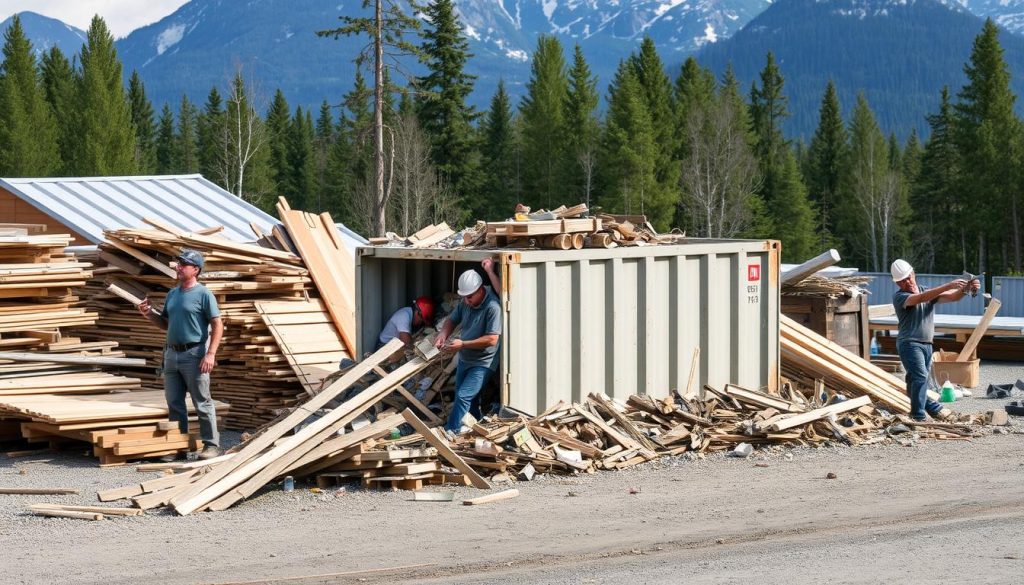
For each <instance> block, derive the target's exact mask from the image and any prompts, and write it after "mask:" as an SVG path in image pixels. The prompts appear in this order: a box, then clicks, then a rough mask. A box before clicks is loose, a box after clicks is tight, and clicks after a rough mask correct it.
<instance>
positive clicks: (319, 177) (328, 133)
mask: <svg viewBox="0 0 1024 585" xmlns="http://www.w3.org/2000/svg"><path fill="white" fill-rule="evenodd" d="M335 140H337V132H336V129H335V127H334V117H333V116H332V115H331V106H330V104H328V103H327V100H324V101H323V102H322V103H321V104H320V114H319V115H318V116H317V119H316V130H315V133H314V138H313V153H312V156H313V174H314V180H315V184H314V195H315V197H316V199H315V203H316V208H317V209H321V210H324V211H327V210H328V209H329V203H328V200H329V199H330V188H329V185H328V178H327V169H328V164H329V161H330V153H331V148H332V147H333V146H334V141H335ZM313 202H314V201H313V200H310V201H309V203H310V204H312V203H313Z"/></svg>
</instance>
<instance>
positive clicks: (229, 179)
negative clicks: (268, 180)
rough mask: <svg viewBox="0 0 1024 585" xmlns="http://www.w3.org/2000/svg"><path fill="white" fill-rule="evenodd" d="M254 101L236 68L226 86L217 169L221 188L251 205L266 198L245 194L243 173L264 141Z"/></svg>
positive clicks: (260, 121)
mask: <svg viewBox="0 0 1024 585" xmlns="http://www.w3.org/2000/svg"><path fill="white" fill-rule="evenodd" d="M253 101H254V100H253V98H252V96H251V95H250V91H249V90H248V89H247V88H246V83H245V80H244V78H243V77H242V70H241V68H239V69H238V70H237V72H236V73H235V77H234V79H232V80H231V82H230V83H229V84H228V91H227V96H226V99H225V102H226V105H227V109H226V112H225V119H224V125H223V132H222V134H221V148H220V156H219V165H218V167H219V169H218V170H219V173H220V177H219V178H220V180H221V184H222V185H224V188H225V189H227V190H228V191H230V192H232V193H234V194H235V195H237V196H238V197H239V198H241V199H244V200H247V201H249V202H251V203H255V202H257V201H258V200H259V199H260V197H262V196H264V195H265V194H264V193H259V192H252V191H249V192H247V191H246V189H247V185H246V172H247V171H248V169H249V166H250V165H251V164H252V162H253V160H254V159H255V157H256V156H257V155H258V154H259V152H260V149H261V148H262V147H263V145H264V143H265V142H266V132H265V130H264V127H263V122H262V120H261V119H260V115H259V112H258V110H257V109H256V107H255V105H254V103H253Z"/></svg>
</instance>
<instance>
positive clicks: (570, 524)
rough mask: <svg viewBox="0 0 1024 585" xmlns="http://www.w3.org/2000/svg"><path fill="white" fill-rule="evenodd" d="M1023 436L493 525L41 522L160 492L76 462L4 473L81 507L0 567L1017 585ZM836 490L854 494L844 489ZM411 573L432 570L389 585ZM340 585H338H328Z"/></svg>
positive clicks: (762, 461)
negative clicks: (136, 493)
mask: <svg viewBox="0 0 1024 585" xmlns="http://www.w3.org/2000/svg"><path fill="white" fill-rule="evenodd" d="M1018 377H1024V364H1022V363H1015V364H1006V363H986V364H984V365H983V367H982V385H981V386H980V387H979V389H978V390H979V394H980V395H983V394H984V387H985V386H987V384H988V383H989V382H998V383H1005V382H1013V381H1014V380H1016V379H1017V378H1018ZM1020 398H1024V396H1015V397H1014V399H1020ZM1006 402H1007V400H989V399H985V398H979V397H975V398H967V399H964V400H960V401H957V402H956V403H955V404H953V405H952V407H953V408H954V409H956V410H960V411H964V412H977V411H985V410H991V409H993V408H1001V407H1002V406H1003V404H1005V403H1006ZM1011 421H1012V425H1011V426H1010V427H1007V428H1005V429H1000V432H999V433H995V432H994V431H993V430H991V429H987V430H986V431H985V433H984V435H983V436H982V437H980V438H978V439H975V440H972V441H970V442H964V441H934V440H924V441H913V442H911V444H910V446H909V447H905V446H899V445H881V446H868V447H859V448H850V447H843V446H832V447H826V448H800V449H781V448H773V449H769V450H765V451H759V452H756V453H755V455H754V456H753V457H751V459H749V460H738V459H733V458H726V457H724V456H722V455H711V456H708V457H706V458H698V459H691V458H687V457H676V458H666V459H661V460H658V461H655V462H651V463H648V464H645V465H641V466H637V467H635V468H632V469H629V470H624V471H621V472H615V473H611V472H608V473H598V474H594V475H588V476H580V477H558V476H543V477H540V478H539V479H538V480H536V481H534V482H530V483H526V484H519V485H517V486H516V487H518V488H519V489H520V491H521V492H522V495H521V496H520V497H519V498H517V499H515V500H509V501H506V502H502V503H499V504H494V505H490V506H479V507H475V506H474V507H463V506H461V505H458V500H460V499H465V498H469V497H474V496H477V495H480V492H479V491H477V490H473V489H472V488H455V489H451V490H450V491H454V492H455V493H456V502H454V503H424V502H412V501H411V499H410V498H411V496H410V493H409V492H372V491H363V490H361V489H359V488H356V487H353V486H352V485H351V484H350V485H349V486H346V487H345V489H344V490H342V491H337V492H335V491H333V490H331V491H328V492H326V493H321V494H314V493H311V492H310V491H308V489H303V488H308V487H309V486H299V487H298V488H297V489H296V491H295V492H292V493H284V492H282V491H281V490H280V489H279V487H277V486H270V487H269V488H267V489H265V490H264V491H263V492H261V493H260V494H258V495H257V496H255V497H254V498H253V499H251V500H250V501H248V502H245V503H243V504H241V505H238V506H236V507H234V508H232V509H230V510H227V511H225V512H220V513H200V514H193V515H189V516H186V517H177V516H174V515H173V514H170V513H167V512H161V511H157V512H154V513H150V514H147V515H145V516H140V517H124V518H113V519H109V520H105V521H102V522H85V521H79V520H66V519H49V518H38V517H34V516H30V515H28V514H26V513H25V511H24V508H25V506H26V505H27V504H30V503H36V502H55V503H66V504H81V505H96V504H97V502H96V500H95V495H94V494H95V492H96V491H98V490H103V489H107V488H114V487H121V486H124V485H127V484H129V483H134V482H139V481H142V480H145V479H150V478H153V477H158V475H157V474H152V473H139V472H136V471H135V470H134V468H133V467H131V466H127V467H121V468H111V469H100V468H98V467H96V466H95V461H94V460H92V459H89V458H85V457H82V456H81V455H80V454H77V453H64V452H59V453H47V454H42V455H39V456H31V457H24V458H18V459H10V458H7V457H4V456H0V486H3V487H13V486H19V487H21V486H23V487H69V488H76V489H78V490H80V492H81V493H80V494H79V495H68V496H0V542H2V543H3V546H0V566H2V567H4V568H5V571H4V579H3V582H5V583H6V582H9V583H33V584H35V583H47V584H51V583H52V584H58V583H104V584H115V583H132V584H135V583H150V582H153V583H157V582H158V583H160V584H161V585H172V584H175V583H222V582H229V581H244V582H264V581H265V580H268V579H280V578H289V579H291V578H293V577H296V576H305V577H303V578H300V579H294V580H289V581H287V582H288V583H349V582H352V583H357V582H358V583H365V582H372V583H399V582H403V583H404V582H412V581H417V582H423V581H424V580H426V582H431V583H442V582H444V583H448V582H452V583H485V582H486V583H513V582H515V583H524V582H530V583H563V582H564V583H581V582H593V583H616V582H649V583H673V582H679V580H680V574H683V575H688V577H687V579H686V580H687V581H694V582H699V583H702V582H706V583H711V582H716V583H722V582H740V581H741V580H742V581H743V582H748V581H750V580H751V579H760V580H765V579H767V580H768V581H769V582H783V581H786V582H792V583H812V582H813V583H820V582H821V578H822V577H821V576H822V575H823V574H826V575H829V579H830V580H836V581H838V582H842V583H874V582H880V581H883V580H893V579H894V580H895V581H896V582H911V581H913V582H939V581H942V582H944V583H948V582H966V581H967V580H968V578H970V579H971V580H972V581H973V580H976V579H977V578H980V579H981V581H983V582H986V583H1017V582H1019V581H1020V579H1019V574H1020V569H1021V561H1020V559H1022V558H1024V544H1022V543H1021V542H1020V538H1019V526H1020V520H1021V519H1022V518H1024V504H1022V501H1021V499H1020V497H1019V493H1020V485H1021V483H1022V480H1024V459H1022V458H1021V457H1020V455H1019V453H1020V452H1021V449H1022V447H1024V424H1022V419H1015V418H1013V417H1011ZM226 438H227V439H228V440H237V435H235V434H226ZM46 460H48V461H46ZM828 472H834V473H836V474H837V475H838V476H839V477H838V479H836V480H826V479H825V476H826V474H827V473H828ZM499 487H503V486H499ZM435 489H439V488H435ZM445 491H449V489H448V488H445ZM631 492H636V493H631ZM114 505H123V504H118V503H114ZM1014 537H1016V538H1014ZM986 539H987V540H986ZM851 555H854V556H851ZM1008 557H1013V558H1008ZM865 559H871V560H870V561H867V560H865ZM409 565H419V566H416V567H411V568H407V569H403V570H399V571H390V572H379V571H378V570H379V569H381V568H388V567H402V566H409ZM352 571H369V572H365V573H358V574H351V572H352ZM680 571H682V573H680ZM908 571H909V572H908ZM336 573H346V574H344V575H337V574H336ZM324 574H332V575H331V576H325V577H316V575H324ZM912 576H913V577H912ZM690 577H693V578H692V579H691V578H690ZM261 580H264V581H261Z"/></svg>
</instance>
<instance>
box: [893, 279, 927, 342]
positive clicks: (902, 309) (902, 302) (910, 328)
mask: <svg viewBox="0 0 1024 585" xmlns="http://www.w3.org/2000/svg"><path fill="white" fill-rule="evenodd" d="M910 296H911V293H908V292H906V291H903V290H898V291H896V294H894V295H892V305H893V306H894V307H895V308H896V317H898V318H899V322H900V332H899V337H897V340H898V341H919V342H921V343H931V342H932V337H934V336H935V304H936V302H937V301H938V299H932V300H930V301H928V302H926V303H918V304H916V305H913V306H910V307H908V306H907V299H908V298H910Z"/></svg>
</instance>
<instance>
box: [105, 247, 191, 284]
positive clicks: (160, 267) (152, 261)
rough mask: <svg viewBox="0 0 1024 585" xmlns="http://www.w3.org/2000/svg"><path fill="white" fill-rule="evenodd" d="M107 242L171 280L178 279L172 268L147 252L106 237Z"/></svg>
mask: <svg viewBox="0 0 1024 585" xmlns="http://www.w3.org/2000/svg"><path fill="white" fill-rule="evenodd" d="M107 243H108V244H110V245H111V246H113V247H115V248H117V249H118V250H120V251H122V252H124V253H125V254H128V255H129V256H131V257H132V258H135V259H136V260H138V261H139V262H142V263H143V264H146V265H147V266H149V267H151V268H154V269H156V270H157V271H159V272H160V273H161V274H163V275H164V276H166V277H168V278H170V279H172V280H177V279H178V273H177V272H176V271H175V270H174V269H173V268H171V267H170V266H168V265H166V264H164V263H163V262H160V261H158V260H157V259H156V258H153V257H152V256H150V255H148V254H144V253H142V252H140V251H138V250H136V249H135V248H132V247H131V246H129V245H127V244H125V243H123V242H121V241H119V240H116V239H114V238H107Z"/></svg>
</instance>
